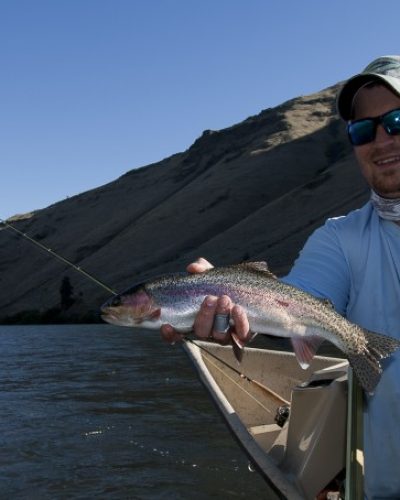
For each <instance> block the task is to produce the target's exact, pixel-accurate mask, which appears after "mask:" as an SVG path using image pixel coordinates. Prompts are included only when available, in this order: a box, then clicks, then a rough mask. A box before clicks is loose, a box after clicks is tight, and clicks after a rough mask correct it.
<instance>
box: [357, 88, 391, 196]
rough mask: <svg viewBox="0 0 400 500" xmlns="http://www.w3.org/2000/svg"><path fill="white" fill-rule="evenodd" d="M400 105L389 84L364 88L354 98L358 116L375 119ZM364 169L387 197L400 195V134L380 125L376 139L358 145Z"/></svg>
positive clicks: (375, 188)
mask: <svg viewBox="0 0 400 500" xmlns="http://www.w3.org/2000/svg"><path fill="white" fill-rule="evenodd" d="M397 108H400V98H399V97H398V96H397V95H395V94H393V93H392V92H391V91H390V90H389V89H388V88H387V87H385V86H383V85H376V86H373V87H371V88H368V87H364V88H362V89H361V90H360V91H359V92H358V94H357V96H356V98H355V100H354V119H355V120H359V119H360V118H373V117H376V116H380V115H383V114H384V113H387V112H388V111H391V110H393V109H397ZM354 152H355V155H356V158H357V160H358V163H359V164H360V167H361V172H362V174H363V175H364V177H365V179H366V180H367V182H368V184H369V185H370V186H371V188H373V190H374V191H375V192H376V193H378V194H379V195H381V196H383V197H384V198H400V135H389V134H387V133H386V132H385V130H384V129H383V127H382V125H378V127H377V130H376V137H375V140H374V141H372V142H370V143H368V144H364V145H362V146H354Z"/></svg>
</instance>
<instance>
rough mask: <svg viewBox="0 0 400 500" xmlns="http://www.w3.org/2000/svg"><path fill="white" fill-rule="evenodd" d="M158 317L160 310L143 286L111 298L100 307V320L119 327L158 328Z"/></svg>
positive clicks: (159, 324) (137, 286)
mask: <svg viewBox="0 0 400 500" xmlns="http://www.w3.org/2000/svg"><path fill="white" fill-rule="evenodd" d="M160 316H161V308H160V307H159V306H158V305H157V304H156V303H155V301H154V300H153V298H152V296H151V295H150V294H149V293H148V292H147V291H146V288H145V285H143V284H140V285H135V286H134V287H132V288H129V289H128V290H126V291H125V292H122V293H120V294H118V295H115V296H113V297H111V298H110V299H109V300H108V301H107V302H106V303H105V304H103V305H102V307H101V317H102V319H103V320H104V321H106V322H107V323H111V324H113V325H119V326H133V327H142V328H159V327H160V326H161V321H160Z"/></svg>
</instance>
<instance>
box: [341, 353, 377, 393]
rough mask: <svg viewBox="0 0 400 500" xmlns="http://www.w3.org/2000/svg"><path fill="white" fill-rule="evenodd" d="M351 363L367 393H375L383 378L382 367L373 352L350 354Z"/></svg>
mask: <svg viewBox="0 0 400 500" xmlns="http://www.w3.org/2000/svg"><path fill="white" fill-rule="evenodd" d="M349 363H350V365H351V367H352V368H353V370H354V374H355V376H356V377H357V380H358V382H359V383H360V385H361V387H362V388H363V389H364V391H365V392H366V393H367V394H370V395H371V394H373V393H374V391H375V387H376V386H377V385H378V382H379V380H380V378H381V373H382V368H381V365H380V363H379V361H378V360H377V359H376V357H374V356H373V354H370V353H365V354H361V355H360V354H356V355H352V354H351V355H349Z"/></svg>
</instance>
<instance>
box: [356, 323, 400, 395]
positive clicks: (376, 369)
mask: <svg viewBox="0 0 400 500" xmlns="http://www.w3.org/2000/svg"><path fill="white" fill-rule="evenodd" d="M364 333H365V338H366V340H367V349H366V351H365V352H363V353H362V354H349V362H350V364H351V366H352V368H353V369H354V373H355V374H356V377H357V379H358V381H359V382H360V384H361V386H362V387H363V389H364V390H365V391H366V392H367V393H368V394H373V392H374V390H375V387H376V386H377V384H378V382H379V380H380V378H381V374H382V367H381V364H380V362H379V360H381V359H384V358H387V357H388V356H390V355H391V354H392V353H393V352H394V351H396V350H397V349H398V348H399V347H400V341H399V340H398V339H394V338H393V337H389V336H388V335H380V334H378V333H374V332H371V331H369V330H364Z"/></svg>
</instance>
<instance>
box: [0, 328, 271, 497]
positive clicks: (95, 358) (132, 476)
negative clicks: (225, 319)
mask: <svg viewBox="0 0 400 500" xmlns="http://www.w3.org/2000/svg"><path fill="white" fill-rule="evenodd" d="M0 347H1V363H0V498H1V499H8V498H10V499H20V498H21V499H36V498H37V499H91V498H107V499H177V500H178V499H185V500H186V499H191V500H197V499H199V500H200V499H208V498H215V499H219V498H220V499H235V498H245V499H271V498H273V496H272V494H271V493H268V491H267V486H266V484H265V482H264V481H263V479H262V478H261V477H260V476H259V475H258V473H256V472H251V471H250V470H249V468H248V460H247V458H246V457H245V455H244V453H243V452H242V450H241V449H240V448H239V446H238V445H237V444H236V442H235V441H234V440H233V438H232V436H231V434H230V432H229V431H228V430H227V428H226V427H225V424H224V423H223V421H222V419H221V417H220V415H219V413H218V412H217V410H216V409H215V407H214V405H213V403H212V402H211V400H210V398H209V396H208V395H207V393H206V392H205V390H204V388H203V386H202V385H201V384H200V382H199V381H198V379H197V376H196V374H195V372H194V369H193V368H192V366H191V364H190V363H189V360H188V359H187V357H186V355H185V354H184V352H183V350H182V348H181V347H179V346H174V347H171V346H169V345H166V344H164V343H163V342H162V341H161V340H160V339H159V335H158V334H157V332H149V331H145V330H143V331H140V330H133V329H132V330H131V329H128V328H122V327H114V326H110V325H77V326H76V325H62V326H60V325H57V326H0Z"/></svg>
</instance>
